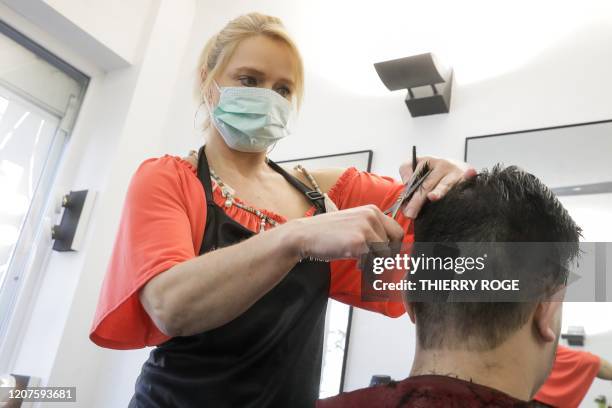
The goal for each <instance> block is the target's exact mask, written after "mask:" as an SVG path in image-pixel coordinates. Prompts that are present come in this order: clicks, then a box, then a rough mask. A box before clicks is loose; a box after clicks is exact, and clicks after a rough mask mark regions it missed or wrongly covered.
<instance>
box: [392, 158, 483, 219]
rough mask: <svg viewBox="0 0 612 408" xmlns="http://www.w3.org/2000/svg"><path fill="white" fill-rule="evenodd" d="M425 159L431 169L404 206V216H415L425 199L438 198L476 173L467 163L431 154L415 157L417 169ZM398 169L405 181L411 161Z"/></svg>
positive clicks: (408, 176) (409, 172)
mask: <svg viewBox="0 0 612 408" xmlns="http://www.w3.org/2000/svg"><path fill="white" fill-rule="evenodd" d="M425 161H427V162H429V166H430V167H431V168H432V171H431V173H430V174H429V176H427V178H426V179H425V181H423V184H422V185H421V188H419V189H418V190H417V191H416V192H415V193H414V196H413V197H412V198H411V199H410V201H409V202H408V203H407V204H406V205H405V206H404V215H405V216H406V217H410V218H416V216H417V215H418V213H419V211H420V210H421V208H422V207H423V204H425V201H426V200H430V201H436V200H439V199H440V198H442V197H444V195H445V194H446V193H447V192H448V190H449V189H450V188H451V187H452V186H454V185H455V184H457V183H459V182H460V181H463V180H467V179H469V178H471V177H474V176H475V175H476V169H474V167H472V166H470V165H469V164H467V163H463V162H457V161H454V160H447V159H441V158H438V157H432V156H425V157H419V158H418V159H417V170H418V168H419V167H420V166H422V165H423V163H425ZM399 171H400V176H401V177H402V181H403V182H404V183H407V182H408V180H409V179H410V177H411V176H412V162H406V163H404V164H402V165H401V166H400V170H399Z"/></svg>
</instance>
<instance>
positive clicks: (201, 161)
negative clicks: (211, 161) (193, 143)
mask: <svg viewBox="0 0 612 408" xmlns="http://www.w3.org/2000/svg"><path fill="white" fill-rule="evenodd" d="M198 178H199V179H200V181H201V182H202V184H203V185H204V193H205V194H206V205H211V204H214V200H213V195H212V184H211V182H210V171H209V170H208V160H206V154H205V153H204V145H202V147H200V152H199V153H198Z"/></svg>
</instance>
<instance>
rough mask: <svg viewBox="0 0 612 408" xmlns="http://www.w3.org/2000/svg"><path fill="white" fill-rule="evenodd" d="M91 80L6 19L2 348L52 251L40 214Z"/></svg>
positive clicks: (1, 80)
mask: <svg viewBox="0 0 612 408" xmlns="http://www.w3.org/2000/svg"><path fill="white" fill-rule="evenodd" d="M88 81H89V80H88V78H87V77H86V76H85V75H84V74H82V73H81V72H79V71H77V70H76V69H74V68H73V67H71V66H70V65H68V64H67V63H65V62H64V61H62V60H60V59H59V58H57V57H56V56H54V55H52V54H50V53H49V52H48V51H46V50H45V49H43V48H42V47H40V46H38V45H37V44H35V43H33V42H32V41H31V40H29V39H28V38H26V37H24V36H23V35H22V34H21V33H19V32H17V31H16V30H14V29H13V28H12V27H10V26H8V25H7V24H5V23H4V22H2V21H1V20H0V194H1V197H2V199H1V200H0V346H1V347H0V349H5V347H6V348H8V349H11V348H12V345H11V344H7V341H8V340H9V339H8V337H7V335H6V334H7V328H8V327H9V324H10V322H11V317H12V316H13V312H14V310H15V306H16V300H17V296H18V294H19V293H20V291H21V290H24V287H25V284H24V282H26V281H31V280H36V279H39V278H40V273H41V270H42V268H41V265H42V262H41V260H44V258H45V257H46V255H48V253H49V251H50V250H51V248H50V245H49V243H50V240H49V238H48V235H49V234H50V231H47V229H46V228H44V229H43V228H42V217H43V214H44V212H45V208H46V207H47V206H48V205H53V203H50V201H51V200H49V192H50V191H51V186H52V185H53V179H54V175H55V171H56V169H57V166H58V164H59V162H60V158H61V154H62V152H63V150H64V147H65V145H66V143H67V141H68V136H69V135H70V131H71V130H72V126H73V123H74V119H75V117H76V113H77V112H78V107H79V106H80V103H81V100H82V98H83V95H84V93H85V89H86V87H87V84H88ZM43 238H44V239H43ZM45 243H46V244H47V245H44V244H45ZM13 346H14V345H13ZM0 367H1V364H0Z"/></svg>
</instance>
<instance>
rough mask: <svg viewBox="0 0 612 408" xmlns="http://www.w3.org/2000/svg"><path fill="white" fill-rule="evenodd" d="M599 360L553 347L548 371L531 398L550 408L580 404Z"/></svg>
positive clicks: (582, 353) (589, 354)
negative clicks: (552, 357)
mask: <svg viewBox="0 0 612 408" xmlns="http://www.w3.org/2000/svg"><path fill="white" fill-rule="evenodd" d="M600 365H601V359H600V358H599V357H598V356H596V355H594V354H591V353H589V352H586V351H580V350H573V349H570V348H567V347H563V346H559V347H557V357H556V358H555V363H554V365H553V368H552V371H551V373H550V375H549V376H548V378H547V379H546V382H545V383H544V384H543V385H542V387H541V388H540V390H539V391H538V393H537V394H536V395H535V397H534V398H533V399H535V400H537V401H540V402H542V403H544V404H548V405H551V406H553V407H563V408H574V407H577V406H578V405H580V402H581V401H582V399H583V398H584V396H585V394H586V393H587V391H588V390H589V388H590V387H591V384H592V383H593V380H594V379H595V377H596V376H597V373H598V372H599V368H600Z"/></svg>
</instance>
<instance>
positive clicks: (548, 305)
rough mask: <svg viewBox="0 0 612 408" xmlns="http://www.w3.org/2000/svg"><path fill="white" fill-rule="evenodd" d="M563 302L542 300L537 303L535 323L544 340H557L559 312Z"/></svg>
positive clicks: (535, 327)
mask: <svg viewBox="0 0 612 408" xmlns="http://www.w3.org/2000/svg"><path fill="white" fill-rule="evenodd" d="M562 304H563V302H540V303H538V304H537V306H536V309H535V312H534V314H533V324H534V329H535V332H536V334H537V335H539V337H540V338H541V339H542V341H544V342H553V341H555V340H557V333H556V330H558V329H559V328H558V327H557V326H558V324H559V322H558V317H557V316H558V313H559V312H560V310H559V309H560V308H561V305H562Z"/></svg>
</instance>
